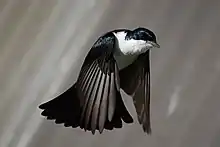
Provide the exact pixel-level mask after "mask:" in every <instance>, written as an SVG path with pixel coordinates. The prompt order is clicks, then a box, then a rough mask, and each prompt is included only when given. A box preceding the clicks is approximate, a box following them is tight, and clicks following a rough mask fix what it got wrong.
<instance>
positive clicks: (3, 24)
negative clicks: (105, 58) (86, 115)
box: [0, 0, 220, 147]
mask: <svg viewBox="0 0 220 147" xmlns="http://www.w3.org/2000/svg"><path fill="white" fill-rule="evenodd" d="M219 14H220V1H218V0H211V1H206V0H186V1H182V0H176V1H174V0H136V1H132V0H129V1H128V0H121V1H118V0H111V1H110V0H104V1H103V0H1V1H0V147H39V146H47V147H50V146H51V147H59V146H80V147H81V146H82V147H86V146H88V147H89V146H94V147H96V146H100V147H103V146H106V147H108V146H109V147H112V146H114V147H116V146H130V147H132V146H143V147H145V146H149V147H186V146H187V147H219V146H220V113H219V111H220V107H219V104H220V99H219V97H220V91H219V87H220V50H219V34H220V28H219V27H220V17H219V16H218V15H219ZM137 26H144V27H147V28H150V29H151V30H153V31H154V32H155V33H156V35H157V37H158V42H159V44H160V45H161V48H160V49H155V50H152V52H151V59H152V62H151V69H152V73H151V78H152V88H151V90H152V92H151V93H152V96H151V97H152V100H151V116H152V117H151V118H152V129H153V134H152V135H151V136H147V135H146V134H144V133H143V131H142V129H141V127H140V125H139V124H138V123H137V122H135V124H132V125H124V127H123V128H122V129H117V130H114V131H112V132H109V131H104V133H103V134H102V135H99V134H97V135H95V136H93V135H92V134H91V133H89V132H86V133H85V132H84V131H82V130H80V129H71V128H64V127H63V126H62V125H55V124H54V123H53V122H52V121H46V120H45V119H43V118H42V117H41V116H40V113H41V111H40V110H39V109H38V105H39V104H40V103H42V102H43V101H46V100H49V99H51V98H53V97H54V96H56V95H58V94H60V93H61V92H63V91H64V90H66V89H67V88H68V87H70V85H71V84H73V82H74V81H75V80H76V78H77V74H78V72H79V68H80V66H81V64H82V62H83V59H84V56H85V55H86V53H87V51H88V50H89V48H90V47H91V46H92V44H93V42H94V41H95V40H96V39H97V38H98V36H100V35H102V34H103V33H104V32H106V31H109V30H111V29H115V28H130V29H132V28H135V27H137ZM125 99H127V100H128V105H129V110H130V111H131V113H132V114H133V115H134V116H135V115H136V114H135V111H134V108H133V105H132V104H131V99H130V98H129V97H127V96H125ZM135 118H136V117H135Z"/></svg>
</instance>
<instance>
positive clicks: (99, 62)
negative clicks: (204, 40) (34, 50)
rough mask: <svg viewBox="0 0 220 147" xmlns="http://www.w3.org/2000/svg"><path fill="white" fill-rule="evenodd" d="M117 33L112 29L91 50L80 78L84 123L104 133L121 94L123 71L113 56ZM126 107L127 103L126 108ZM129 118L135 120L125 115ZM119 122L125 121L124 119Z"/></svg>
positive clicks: (79, 85)
mask: <svg viewBox="0 0 220 147" xmlns="http://www.w3.org/2000/svg"><path fill="white" fill-rule="evenodd" d="M114 48H115V36H114V35H113V34H112V33H110V34H107V35H105V39H102V38H100V39H99V40H98V41H97V42H96V43H95V44H94V46H93V48H92V49H91V50H90V52H89V53H88V55H87V57H86V59H85V61H84V64H83V66H82V68H81V72H80V74H79V77H78V80H77V91H78V97H79V100H80V106H81V108H82V110H81V117H80V127H81V128H84V129H85V130H87V129H88V130H90V129H91V130H92V132H93V133H94V132H95V130H96V129H98V130H99V131H100V133H101V132H102V131H103V129H104V127H105V126H104V125H105V123H106V121H109V122H111V121H112V119H113V116H114V112H115V109H116V101H118V99H119V98H117V97H121V95H120V93H119V92H120V82H119V71H118V67H117V64H116V61H115V59H114V57H113V51H114ZM120 109H123V106H122V108H120ZM122 119H124V120H125V121H126V120H127V121H129V120H132V118H130V116H124V118H122ZM118 121H120V122H118V123H119V125H122V124H121V123H122V122H121V120H118Z"/></svg>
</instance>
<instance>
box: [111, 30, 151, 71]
mask: <svg viewBox="0 0 220 147" xmlns="http://www.w3.org/2000/svg"><path fill="white" fill-rule="evenodd" d="M126 34H127V33H126V32H117V33H114V35H115V36H116V38H117V42H118V47H117V49H116V51H115V54H114V57H115V59H116V61H117V64H118V67H119V69H122V68H125V67H127V66H128V65H130V64H131V63H133V61H134V60H135V59H136V58H137V57H138V55H140V54H142V53H144V52H146V51H147V50H148V49H150V48H152V45H151V44H149V43H147V42H146V41H144V40H134V39H130V40H125V37H126Z"/></svg>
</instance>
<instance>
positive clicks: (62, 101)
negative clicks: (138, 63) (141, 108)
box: [39, 84, 133, 134]
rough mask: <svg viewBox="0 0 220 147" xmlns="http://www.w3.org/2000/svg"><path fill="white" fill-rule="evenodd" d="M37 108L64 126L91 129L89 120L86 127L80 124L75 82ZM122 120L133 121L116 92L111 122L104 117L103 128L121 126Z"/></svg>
mask: <svg viewBox="0 0 220 147" xmlns="http://www.w3.org/2000/svg"><path fill="white" fill-rule="evenodd" d="M39 108H40V109H43V112H42V113H41V115H42V116H45V117H46V118H47V119H48V120H55V123H56V124H64V126H65V127H73V128H77V127H80V128H81V129H85V130H88V131H91V130H92V128H91V125H92V124H91V121H90V122H89V124H88V125H87V128H84V126H80V119H81V118H80V117H81V113H82V106H81V107H80V100H79V98H78V97H77V89H76V84H74V85H73V86H72V87H71V88H70V89H68V90H67V91H66V92H64V93H63V94H61V95H60V96H58V97H56V98H55V99H52V100H50V101H48V102H46V103H43V104H41V105H40V106H39ZM107 117H108V116H107V115H106V118H107ZM122 120H123V121H124V122H126V123H132V122H133V118H132V117H131V115H130V114H129V112H128V111H127V109H126V107H125V105H124V103H123V101H122V98H121V95H120V93H118V94H117V99H116V109H115V113H114V116H113V118H112V120H111V122H110V121H109V120H108V119H106V121H105V124H104V128H103V129H106V130H113V129H114V128H122V126H123V125H122ZM84 121H85V120H84ZM96 130H99V128H96ZM99 132H100V134H101V133H102V132H103V130H99Z"/></svg>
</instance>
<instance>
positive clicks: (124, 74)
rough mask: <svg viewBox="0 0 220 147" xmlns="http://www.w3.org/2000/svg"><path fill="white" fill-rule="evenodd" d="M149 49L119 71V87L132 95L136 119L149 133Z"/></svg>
mask: <svg viewBox="0 0 220 147" xmlns="http://www.w3.org/2000/svg"><path fill="white" fill-rule="evenodd" d="M149 54H150V51H149V50H148V51H147V52H146V53H144V54H141V55H139V57H138V58H137V59H136V60H135V62H134V63H133V64H131V65H129V66H128V67H126V68H124V69H122V70H121V71H120V81H121V88H122V89H123V90H124V91H125V92H126V93H127V94H128V95H131V96H132V97H133V101H134V105H135V108H136V112H137V115H138V121H139V123H140V124H142V126H143V130H144V132H147V133H148V134H150V133H151V124H150V57H149Z"/></svg>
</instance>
